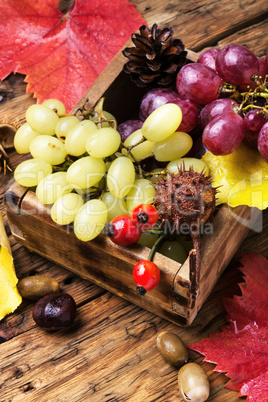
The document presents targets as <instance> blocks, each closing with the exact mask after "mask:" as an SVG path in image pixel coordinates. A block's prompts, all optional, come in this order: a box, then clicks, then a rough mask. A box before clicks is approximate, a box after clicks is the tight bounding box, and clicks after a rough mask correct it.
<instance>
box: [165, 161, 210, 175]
mask: <svg viewBox="0 0 268 402" xmlns="http://www.w3.org/2000/svg"><path fill="white" fill-rule="evenodd" d="M183 165H184V166H185V170H189V169H190V167H191V166H192V167H193V169H194V171H195V172H199V173H201V172H202V171H203V172H204V173H205V174H208V173H209V168H208V166H207V165H206V163H205V162H203V161H201V159H197V158H179V159H175V160H173V161H171V162H169V163H168V164H167V169H168V170H169V171H170V172H171V173H178V171H179V168H182V166H183Z"/></svg>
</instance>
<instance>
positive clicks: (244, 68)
mask: <svg viewBox="0 0 268 402" xmlns="http://www.w3.org/2000/svg"><path fill="white" fill-rule="evenodd" d="M216 70H217V72H218V74H219V75H220V76H221V77H222V79H223V80H224V81H227V82H229V83H231V84H234V85H242V84H249V83H250V82H251V76H252V75H253V74H258V71H259V62H258V59H257V57H256V56H255V55H254V53H253V52H251V51H250V50H249V49H247V48H246V47H244V46H240V45H227V46H225V47H224V48H223V49H222V50H221V51H220V53H219V54H218V57H217V59H216Z"/></svg>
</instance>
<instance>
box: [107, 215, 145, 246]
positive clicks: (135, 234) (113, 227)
mask: <svg viewBox="0 0 268 402" xmlns="http://www.w3.org/2000/svg"><path fill="white" fill-rule="evenodd" d="M107 235H108V237H110V239H111V240H112V241H113V242H114V243H115V244H117V245H119V246H129V245H130V244H133V243H137V241H138V240H139V238H140V235H141V230H140V228H138V227H137V226H135V225H134V223H133V220H132V219H131V216H130V215H118V216H116V217H115V218H114V219H112V220H111V222H110V223H109V224H108V225H107Z"/></svg>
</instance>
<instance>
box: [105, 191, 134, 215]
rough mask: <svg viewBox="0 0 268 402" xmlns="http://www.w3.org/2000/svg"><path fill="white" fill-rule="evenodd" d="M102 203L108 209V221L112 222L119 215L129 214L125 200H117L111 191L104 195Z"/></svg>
mask: <svg viewBox="0 0 268 402" xmlns="http://www.w3.org/2000/svg"><path fill="white" fill-rule="evenodd" d="M101 199H102V201H103V202H104V204H105V205H106V207H107V211H108V218H107V221H108V222H110V221H111V220H112V219H113V218H115V217H116V216H118V215H124V214H127V213H128V212H127V206H126V201H125V200H124V198H115V197H114V196H113V195H112V194H111V193H109V191H107V192H106V193H104V194H103V196H102V198H101Z"/></svg>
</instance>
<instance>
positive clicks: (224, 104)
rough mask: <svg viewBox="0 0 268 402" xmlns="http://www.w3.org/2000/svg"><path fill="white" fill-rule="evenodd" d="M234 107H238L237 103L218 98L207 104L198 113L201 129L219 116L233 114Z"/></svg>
mask: <svg viewBox="0 0 268 402" xmlns="http://www.w3.org/2000/svg"><path fill="white" fill-rule="evenodd" d="M236 107H238V103H237V102H236V101H235V100H233V99H230V98H219V99H215V100H214V101H212V102H209V103H208V104H207V105H205V106H204V107H203V109H202V110H201V111H200V113H199V122H200V125H201V127H203V128H204V127H206V125H207V124H208V123H209V122H210V121H211V120H212V119H213V118H214V117H215V116H217V115H219V114H222V113H226V112H233V111H234V109H235V108H236Z"/></svg>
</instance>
